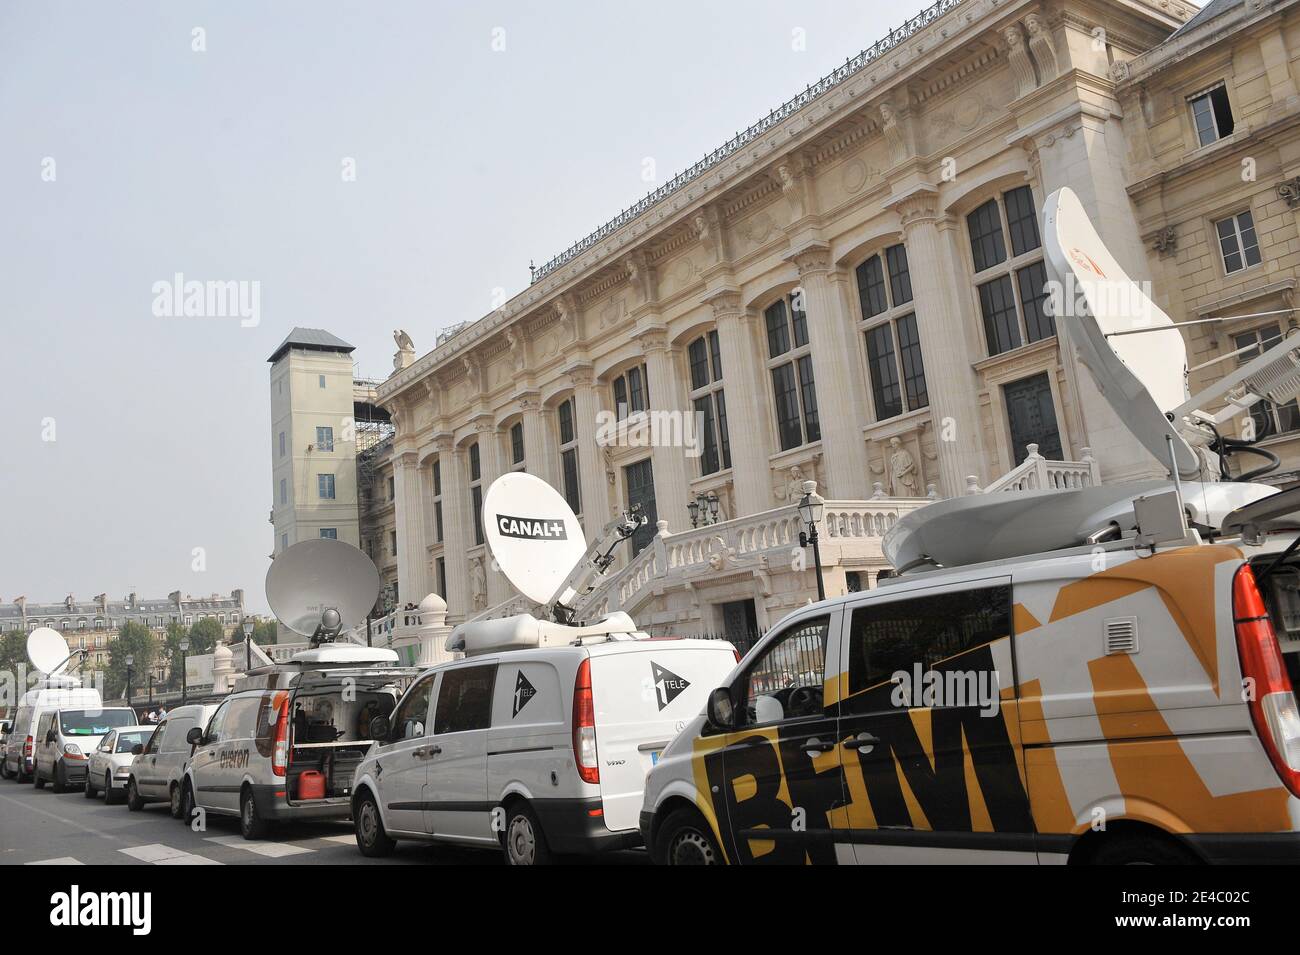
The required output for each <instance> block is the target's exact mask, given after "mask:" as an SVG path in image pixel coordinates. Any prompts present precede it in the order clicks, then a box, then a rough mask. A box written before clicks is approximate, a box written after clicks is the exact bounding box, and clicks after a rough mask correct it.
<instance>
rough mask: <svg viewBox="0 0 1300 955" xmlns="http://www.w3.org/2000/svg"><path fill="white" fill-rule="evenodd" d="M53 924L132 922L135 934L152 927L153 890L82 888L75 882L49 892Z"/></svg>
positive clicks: (72, 925)
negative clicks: (67, 886)
mask: <svg viewBox="0 0 1300 955" xmlns="http://www.w3.org/2000/svg"><path fill="white" fill-rule="evenodd" d="M50 924H51V925H53V926H55V927H67V928H75V927H78V926H119V927H120V926H129V927H130V929H131V933H132V934H133V935H148V934H149V932H150V931H151V930H152V928H153V893H151V892H82V891H81V887H80V886H77V885H74V886H73V887H72V888H71V889H69V890H68V891H67V892H55V893H54V894H53V895H51V896H50Z"/></svg>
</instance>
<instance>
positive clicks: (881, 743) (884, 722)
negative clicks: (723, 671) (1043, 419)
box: [641, 189, 1300, 865]
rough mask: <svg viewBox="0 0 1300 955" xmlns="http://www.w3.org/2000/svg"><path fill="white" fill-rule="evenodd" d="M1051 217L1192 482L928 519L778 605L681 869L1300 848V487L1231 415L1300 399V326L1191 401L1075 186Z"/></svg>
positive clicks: (669, 815) (705, 757) (727, 699)
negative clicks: (1227, 432) (1265, 477)
mask: <svg viewBox="0 0 1300 955" xmlns="http://www.w3.org/2000/svg"><path fill="white" fill-rule="evenodd" d="M1043 231H1044V246H1045V248H1046V254H1047V261H1048V266H1049V272H1050V275H1051V277H1052V279H1053V280H1054V281H1055V282H1057V283H1059V286H1058V288H1059V289H1060V291H1062V292H1064V293H1065V294H1066V295H1069V296H1070V297H1071V300H1070V302H1069V305H1070V307H1069V308H1062V307H1060V304H1059V300H1058V304H1057V307H1056V308H1055V309H1054V311H1055V314H1056V322H1057V330H1058V334H1060V335H1061V336H1062V339H1063V346H1062V347H1073V348H1075V349H1076V350H1077V353H1078V354H1079V356H1080V358H1081V359H1082V361H1083V363H1084V364H1085V365H1086V366H1087V368H1088V369H1089V371H1090V372H1091V374H1092V376H1093V377H1094V378H1095V380H1096V382H1097V385H1098V387H1099V389H1100V390H1101V393H1102V394H1103V395H1104V396H1105V398H1106V399H1107V401H1108V402H1109V403H1110V404H1111V405H1112V406H1113V407H1114V409H1115V411H1116V412H1117V414H1118V415H1119V417H1120V419H1121V420H1122V421H1123V422H1124V423H1125V424H1126V425H1127V426H1128V427H1129V428H1130V429H1132V432H1133V434H1134V435H1135V436H1136V437H1137V438H1138V439H1139V440H1140V442H1141V443H1142V444H1143V445H1144V446H1145V447H1146V448H1147V449H1148V450H1149V451H1150V452H1151V454H1153V455H1154V456H1155V457H1156V459H1157V460H1159V461H1162V462H1166V463H1167V466H1168V469H1169V479H1168V480H1165V481H1150V482H1146V483H1141V484H1131V485H1123V486H1104V487H1089V488H1082V489H1077V490H1033V491H1024V492H1003V493H994V494H988V495H977V496H971V497H961V498H954V499H951V500H946V501H941V502H938V503H935V504H931V505H929V506H927V507H925V508H922V509H920V510H918V511H916V512H914V513H912V514H909V515H908V516H906V517H904V518H903V519H902V520H900V521H899V522H898V523H897V524H896V525H895V526H894V528H892V529H891V530H890V532H889V533H888V534H887V535H886V537H885V540H884V548H885V554H886V556H887V557H888V558H889V560H890V562H891V563H892V564H893V565H894V566H895V567H896V568H897V570H898V572H899V576H898V577H896V578H893V579H891V580H889V581H888V583H887V584H886V585H884V586H881V587H879V588H878V589H876V590H873V591H870V592H867V593H854V594H848V595H846V596H844V597H839V598H835V599H831V600H826V601H822V602H819V603H816V604H812V605H810V606H807V607H804V608H800V609H799V610H798V611H796V612H794V613H793V614H791V615H789V616H788V617H786V618H785V619H784V620H782V621H780V622H779V623H778V624H777V625H776V626H775V627H773V628H772V630H771V632H769V633H768V635H767V636H766V637H765V638H764V640H763V641H762V642H761V643H760V644H759V645H758V646H756V647H755V648H754V649H753V650H751V651H750V653H749V654H748V655H747V656H746V658H745V660H744V661H743V664H742V665H741V666H740V667H738V668H737V669H736V671H735V672H734V673H733V674H731V675H729V676H728V678H727V679H726V680H724V681H723V682H722V683H720V684H719V685H718V688H717V689H715V690H713V691H712V693H711V694H710V696H709V701H708V704H707V708H706V711H705V713H704V714H702V715H701V716H699V717H697V718H695V719H694V720H692V721H691V723H690V724H689V725H688V726H687V727H686V728H685V729H684V730H683V731H682V732H681V733H680V734H678V735H677V737H676V738H675V739H674V740H673V742H672V743H671V744H670V745H669V746H668V747H667V748H666V749H665V750H664V751H663V753H662V754H661V758H660V759H659V761H658V764H657V765H656V767H655V768H654V769H653V770H652V771H651V773H650V776H649V779H648V780H647V783H646V791H645V802H644V806H643V810H642V813H641V830H642V833H643V835H644V840H645V843H646V845H647V847H648V848H649V849H650V851H651V853H652V856H653V858H654V859H655V861H656V862H659V863H665V864H671V865H685V864H715V863H768V864H771V863H796V864H801V863H806V862H814V863H832V864H834V863H853V862H857V863H918V862H941V863H954V862H976V863H988V862H1005V863H1057V864H1060V863H1074V864H1080V863H1082V864H1088V863H1148V864H1151V863H1155V864H1163V863H1197V862H1292V863H1294V862H1300V709H1298V708H1297V701H1296V694H1295V685H1296V681H1297V679H1300V559H1297V557H1296V554H1297V547H1298V546H1300V488H1297V489H1291V490H1286V491H1279V490H1278V489H1277V488H1274V487H1271V486H1268V485H1265V484H1257V483H1251V481H1250V478H1251V477H1256V476H1259V474H1260V473H1262V472H1261V469H1259V468H1256V469H1255V470H1254V471H1247V472H1246V473H1245V474H1241V473H1239V474H1238V476H1237V477H1236V479H1234V478H1233V476H1232V471H1231V470H1230V469H1229V468H1228V466H1227V463H1226V459H1227V458H1229V457H1231V456H1235V455H1237V454H1241V453H1254V454H1260V455H1263V456H1264V457H1268V456H1269V455H1268V453H1267V452H1266V451H1265V450H1263V449H1257V448H1253V447H1250V446H1249V444H1248V443H1247V442H1244V441H1238V440H1232V439H1228V438H1224V437H1222V436H1220V434H1219V433H1218V428H1219V427H1220V426H1221V425H1223V424H1225V422H1227V421H1228V420H1229V419H1230V418H1232V417H1233V416H1234V415H1239V414H1243V413H1246V412H1248V411H1249V409H1250V407H1251V406H1252V405H1253V404H1254V403H1256V402H1257V401H1259V400H1261V399H1266V400H1268V401H1271V402H1275V403H1279V404H1280V403H1284V402H1286V401H1289V400H1291V399H1293V398H1295V397H1296V396H1297V394H1300V339H1294V338H1286V339H1284V340H1282V341H1281V342H1279V343H1277V344H1275V345H1273V346H1272V347H1270V348H1268V349H1267V350H1266V351H1264V353H1263V354H1261V355H1259V356H1258V357H1256V358H1253V359H1252V360H1249V361H1246V362H1245V363H1244V364H1243V365H1242V366H1241V367H1240V368H1239V369H1238V370H1236V371H1235V372H1234V373H1233V374H1231V375H1229V376H1228V377H1226V378H1225V379H1224V380H1223V381H1221V382H1220V383H1219V384H1218V385H1216V386H1215V387H1213V388H1211V389H1208V390H1207V391H1205V392H1202V393H1200V394H1198V395H1196V396H1194V397H1190V398H1189V397H1188V394H1187V386H1186V373H1187V349H1186V346H1185V344H1184V341H1183V337H1182V334H1181V333H1180V332H1179V331H1178V330H1177V329H1176V328H1175V327H1174V323H1173V322H1172V321H1171V320H1170V318H1169V317H1168V316H1167V315H1165V314H1164V313H1163V312H1162V311H1160V309H1159V308H1158V307H1157V306H1156V305H1155V304H1154V303H1153V302H1151V301H1150V300H1149V299H1148V298H1147V297H1146V296H1145V295H1144V294H1143V293H1142V292H1141V290H1140V289H1139V288H1138V286H1137V285H1136V284H1135V283H1133V282H1132V281H1131V280H1130V279H1129V278H1128V276H1127V275H1125V273H1124V271H1123V269H1121V268H1120V266H1119V264H1118V263H1117V262H1116V261H1115V259H1114V258H1113V257H1112V256H1111V255H1110V253H1109V252H1108V251H1107V249H1106V247H1105V245H1104V244H1103V243H1102V241H1101V239H1100V238H1099V237H1098V235H1097V233H1096V232H1095V230H1094V229H1093V226H1092V223H1091V222H1090V221H1089V220H1088V217H1087V215H1086V214H1085V213H1084V211H1083V209H1082V207H1081V205H1080V204H1079V201H1078V199H1077V198H1076V197H1075V195H1074V194H1073V193H1072V192H1071V191H1070V190H1068V189H1062V190H1060V191H1058V192H1056V193H1054V194H1053V195H1052V196H1050V197H1049V198H1048V200H1047V203H1046V207H1045V209H1044V214H1043ZM1076 296H1077V297H1076ZM1251 317H1252V316H1235V317H1234V318H1238V319H1239V318H1246V319H1249V318H1251ZM1228 320H1232V319H1228ZM1230 357H1232V356H1230ZM1265 470H1266V469H1265ZM813 661H815V664H816V666H815V670H816V673H815V675H814V676H813V677H811V678H809V679H807V680H794V681H791V680H789V679H786V678H785V676H784V675H785V674H787V673H790V672H803V670H804V669H805V668H806V667H809V665H810V664H811V663H812V662H813Z"/></svg>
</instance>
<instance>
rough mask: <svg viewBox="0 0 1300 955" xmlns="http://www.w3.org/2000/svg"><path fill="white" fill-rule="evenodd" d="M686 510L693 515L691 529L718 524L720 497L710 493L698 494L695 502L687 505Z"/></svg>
mask: <svg viewBox="0 0 1300 955" xmlns="http://www.w3.org/2000/svg"><path fill="white" fill-rule="evenodd" d="M686 510H687V511H689V512H690V515H691V527H699V526H700V525H701V524H703V525H704V526H705V527H708V526H709V525H710V524H716V523H717V522H718V495H716V494H714V493H713V492H712V491H710V492H709V493H708V494H697V495H695V500H693V501H691V503H689V504H687V505H686Z"/></svg>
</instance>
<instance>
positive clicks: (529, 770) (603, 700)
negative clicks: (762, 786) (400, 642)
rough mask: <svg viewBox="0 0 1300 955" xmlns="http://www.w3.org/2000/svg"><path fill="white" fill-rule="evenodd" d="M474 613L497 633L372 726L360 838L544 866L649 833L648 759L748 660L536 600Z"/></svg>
mask: <svg viewBox="0 0 1300 955" xmlns="http://www.w3.org/2000/svg"><path fill="white" fill-rule="evenodd" d="M618 616H620V617H623V618H626V615H618ZM626 624H627V625H628V629H634V628H633V626H632V624H631V620H630V619H627V620H626ZM471 627H475V628H479V635H484V634H486V637H487V639H485V640H482V641H479V642H478V645H477V646H476V645H474V644H475V641H474V640H472V639H471V640H469V643H468V645H465V646H463V647H460V648H459V649H463V651H464V652H465V653H466V655H467V657H468V658H467V659H464V660H456V661H454V662H449V663H444V664H440V665H438V666H436V667H434V668H432V669H430V670H426V671H425V672H424V673H423V674H421V676H420V678H419V679H418V680H417V681H416V682H415V683H414V684H413V685H412V686H411V688H410V689H409V690H408V691H407V693H406V695H405V696H404V697H403V698H402V700H401V702H400V703H399V704H398V706H397V709H396V710H395V711H394V712H393V715H392V717H391V718H388V717H382V718H380V719H379V720H377V721H376V723H374V724H372V726H371V732H372V734H373V735H374V737H375V740H376V743H375V745H374V746H372V747H371V749H370V750H369V752H368V753H367V754H366V757H365V759H364V760H363V761H362V763H361V765H360V766H359V767H358V768H357V773H356V778H355V782H354V787H353V796H352V818H353V822H354V826H355V829H356V834H357V846H358V848H359V849H360V850H361V852H362V853H363V854H364V855H367V856H382V855H386V854H388V853H390V852H392V850H393V848H394V844H395V840H398V839H412V840H419V841H425V842H443V843H455V844H460V845H466V846H479V847H484V848H487V847H496V846H501V847H502V848H503V849H504V850H505V856H506V859H507V861H508V862H509V863H510V864H512V865H540V864H543V863H545V862H547V861H549V860H550V857H551V854H552V853H591V852H598V851H604V850H609V849H621V848H628V847H632V846H636V845H639V844H640V842H641V836H640V833H639V831H638V828H637V824H638V812H639V810H640V807H641V800H642V793H643V790H644V787H645V777H646V773H647V772H648V771H649V769H650V767H651V766H652V765H654V763H655V761H656V759H657V758H658V755H659V752H660V751H661V750H662V749H663V748H664V747H665V746H666V745H668V742H669V741H670V740H671V739H672V738H673V736H674V735H675V734H676V733H677V731H678V730H679V729H680V728H681V727H682V726H683V725H685V724H686V723H688V722H689V721H690V720H692V719H693V718H694V717H695V716H696V714H698V713H699V712H700V710H701V708H702V707H703V705H704V702H705V698H706V696H707V694H708V691H709V689H710V688H711V687H712V686H713V685H714V684H716V683H718V682H720V681H721V680H723V679H724V678H725V677H726V675H727V674H728V673H729V672H730V671H731V670H732V669H733V668H734V667H735V665H736V655H735V650H734V649H733V647H732V645H731V644H730V643H727V642H725V641H721V640H678V639H647V638H645V635H644V634H625V633H619V634H617V635H611V634H610V633H607V632H600V627H599V626H598V625H597V626H592V627H590V628H585V629H582V628H574V627H563V626H560V625H558V624H549V623H545V622H543V621H540V620H537V619H535V618H532V617H529V616H526V615H524V616H520V617H511V618H506V619H505V620H494V621H487V622H484V623H482V624H467V625H465V628H466V629H469V628H471ZM637 637H640V639H637ZM452 639H453V640H455V639H456V634H455V633H453V635H452ZM529 643H531V644H532V645H533V646H534V647H536V649H507V648H509V647H518V646H527V645H528V644H529ZM448 649H453V648H452V647H451V646H450V644H449V647H448Z"/></svg>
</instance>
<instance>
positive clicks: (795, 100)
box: [439, 0, 965, 344]
mask: <svg viewBox="0 0 1300 955" xmlns="http://www.w3.org/2000/svg"><path fill="white" fill-rule="evenodd" d="M963 2H965V0H938V2H937V3H935V4H934V5H933V6H930V7H926V8H925V9H924V10H922V11H921V12H920V13H918V14H917V15H916V16H914V17H912V19H910V20H908V21H907V22H906V23H904V24H903V25H902V26H901V27H898V28H897V29H895V30H890V31H889V34H888V35H887V36H885V37H884V38H882V39H880V40H877V41H876V42H875V43H873V44H872V45H871V46H870V47H868V48H867V49H865V50H863V51H862V52H861V53H859V54H858V55H857V56H852V57H849V58H848V59H847V60H845V61H844V65H843V66H840V67H837V68H836V69H835V70H833V71H831V72H830V73H827V74H826V75H825V76H823V77H822V78H821V79H819V80H818V81H817V82H816V83H813V84H811V85H810V86H809V87H808V88H807V89H805V90H804V91H803V92H802V93H799V94H797V95H795V96H794V97H792V98H790V99H788V100H786V101H785V102H784V103H782V104H781V105H780V106H778V107H777V108H776V109H774V110H772V112H770V113H768V114H767V115H766V116H764V117H763V118H762V119H760V120H759V121H758V122H757V123H755V124H754V125H753V126H750V127H749V128H748V129H746V130H744V131H743V132H739V133H737V134H736V135H735V136H733V137H732V138H731V139H729V140H727V142H725V143H723V144H722V145H721V146H719V147H718V148H717V149H715V150H713V152H711V153H709V154H708V155H707V156H705V157H704V158H703V159H701V160H700V161H699V162H697V163H696V164H695V165H693V166H691V167H689V168H688V169H684V170H683V171H681V172H679V173H678V174H677V175H675V176H673V178H672V179H669V180H668V181H667V182H665V183H664V184H663V185H662V186H659V187H658V188H657V189H654V190H652V191H650V192H649V193H647V194H646V195H645V196H644V197H643V198H642V199H641V200H640V201H639V202H637V203H635V204H633V205H631V206H629V207H628V208H626V209H624V210H623V211H622V212H620V213H619V214H618V215H617V216H615V217H614V218H613V219H610V220H609V221H608V222H606V223H605V224H604V225H603V226H601V227H600V228H599V229H597V230H596V231H595V232H593V233H591V234H590V235H588V236H587V237H586V238H583V239H579V240H578V241H577V242H575V243H573V245H571V246H569V247H568V248H567V249H565V250H564V251H563V252H561V253H560V254H559V255H557V256H555V258H553V259H551V260H550V261H549V262H547V263H545V264H544V265H542V266H541V267H540V268H536V269H533V270H532V279H531V281H530V282H529V284H532V283H533V282H536V281H538V280H539V279H541V278H544V277H545V276H547V275H549V274H550V273H552V272H554V271H555V270H556V269H558V268H560V266H562V265H564V264H565V263H566V262H569V261H571V260H572V259H574V258H575V257H576V256H579V255H581V254H582V253H583V252H585V251H587V250H588V249H590V248H591V247H592V246H594V245H595V244H596V243H597V242H599V241H600V240H601V239H604V238H605V237H606V236H608V235H611V234H612V233H614V232H615V231H617V230H618V229H620V228H622V227H623V226H624V225H626V224H627V223H629V222H631V221H632V220H633V219H635V218H636V217H637V216H639V215H641V213H643V212H645V211H646V210H647V209H649V208H650V207H651V206H654V205H657V204H658V203H660V202H662V201H663V200H664V199H666V198H668V196H670V195H672V194H673V193H674V192H676V191H677V190H678V189H681V188H682V187H683V186H685V185H686V184H687V183H689V182H692V181H693V180H695V179H698V178H699V177H700V176H702V175H704V173H706V172H708V171H709V170H710V169H712V168H714V167H715V166H717V165H718V164H719V163H721V162H722V161H723V160H725V159H726V158H727V157H728V156H731V155H732V154H734V153H735V152H736V151H737V150H739V149H741V148H742V147H744V146H745V145H747V144H749V143H751V142H753V141H754V140H755V139H757V138H758V137H759V136H761V135H763V133H765V132H767V131H768V130H769V129H771V128H772V127H773V126H775V125H776V124H777V123H780V122H781V121H782V120H784V119H786V118H787V117H788V116H791V115H792V114H794V113H796V112H798V111H799V110H800V109H802V108H803V107H804V106H806V105H808V103H810V102H812V101H813V100H814V99H816V98H817V97H818V96H820V95H821V94H823V93H825V92H827V91H829V90H832V89H834V88H835V87H836V86H839V85H840V84H841V83H843V82H844V81H845V80H847V79H848V78H849V77H851V76H853V75H854V74H856V73H857V72H859V71H860V70H862V69H863V68H864V67H866V66H867V65H868V64H870V63H873V62H875V61H876V60H878V59H880V58H881V57H882V56H884V55H885V54H886V53H888V52H889V51H890V50H892V49H894V48H895V47H897V46H898V45H899V44H900V43H903V42H904V41H906V40H908V39H910V38H911V37H912V36H914V35H915V34H916V33H918V32H919V31H921V30H923V29H925V28H926V27H928V26H929V25H930V24H932V23H934V22H935V21H936V20H938V19H939V18H940V17H942V16H943V15H944V14H945V13H948V12H949V11H950V10H955V9H956V8H957V7H958V6H960V5H961V4H962V3H963ZM452 334H454V332H452ZM449 337H450V336H449ZM439 344H441V340H440V341H439Z"/></svg>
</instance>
